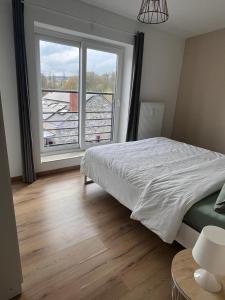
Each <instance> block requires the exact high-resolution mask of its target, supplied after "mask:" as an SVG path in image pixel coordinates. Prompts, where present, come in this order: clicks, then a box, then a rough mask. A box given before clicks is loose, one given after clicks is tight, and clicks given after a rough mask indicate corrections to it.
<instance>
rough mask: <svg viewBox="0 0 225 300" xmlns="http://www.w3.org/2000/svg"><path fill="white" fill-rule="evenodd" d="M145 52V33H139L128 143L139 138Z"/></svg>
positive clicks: (135, 56)
mask: <svg viewBox="0 0 225 300" xmlns="http://www.w3.org/2000/svg"><path fill="white" fill-rule="evenodd" d="M143 52H144V33H143V32H137V33H136V35H135V41H134V54H133V67H132V81H131V99H130V112H129V120H128V127H127V137H126V141H127V142H129V141H136V140H137V136H138V123H139V113H140V87H141V73H142V61H143Z"/></svg>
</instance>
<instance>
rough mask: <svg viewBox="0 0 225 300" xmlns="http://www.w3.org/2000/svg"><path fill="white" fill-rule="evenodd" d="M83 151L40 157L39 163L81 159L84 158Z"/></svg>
mask: <svg viewBox="0 0 225 300" xmlns="http://www.w3.org/2000/svg"><path fill="white" fill-rule="evenodd" d="M84 153H85V151H80V152H73V153H61V154H52V155H47V156H42V157H41V163H48V162H52V161H60V160H65V159H71V158H81V157H83V156H84Z"/></svg>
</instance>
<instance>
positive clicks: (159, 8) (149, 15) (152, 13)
mask: <svg viewBox="0 0 225 300" xmlns="http://www.w3.org/2000/svg"><path fill="white" fill-rule="evenodd" d="M137 19H138V21H140V22H142V23H145V24H160V23H164V22H166V21H167V20H168V19H169V13H168V7H167V3H166V0H142V4H141V9H140V11H139V14H138V17H137Z"/></svg>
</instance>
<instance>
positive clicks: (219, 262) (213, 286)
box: [192, 226, 225, 293]
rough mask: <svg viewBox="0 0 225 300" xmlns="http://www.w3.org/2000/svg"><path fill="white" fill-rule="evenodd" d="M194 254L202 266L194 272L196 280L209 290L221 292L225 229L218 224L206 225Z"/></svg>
mask: <svg viewBox="0 0 225 300" xmlns="http://www.w3.org/2000/svg"><path fill="white" fill-rule="evenodd" d="M192 255H193V258H194V260H195V261H196V262H197V264H198V265H199V266H200V267H201V268H202V269H198V270H196V271H195V273H194V278H195V280H196V282H197V283H198V284H199V285H200V286H201V287H202V288H203V289H205V290H207V291H208V292H212V293H216V292H220V291H221V289H222V283H221V277H223V276H225V230H224V229H222V228H220V227H216V226H206V227H204V228H203V229H202V232H201V234H200V235H199V238H198V240H197V242H196V244H195V246H194V248H193V250H192Z"/></svg>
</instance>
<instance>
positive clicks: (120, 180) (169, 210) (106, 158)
mask: <svg viewBox="0 0 225 300" xmlns="http://www.w3.org/2000/svg"><path fill="white" fill-rule="evenodd" d="M81 171H82V173H83V174H84V176H86V177H88V178H90V179H91V180H93V181H94V182H95V183H97V184H99V185H100V186H101V187H102V188H103V189H104V190H105V191H107V192H108V193H110V194H111V195H112V196H113V197H115V198H116V199H117V200H118V201H119V202H120V203H121V204H123V205H125V206H126V207H128V208H129V209H130V210H131V218H133V219H135V220H138V221H140V222H141V223H142V224H143V225H145V226H146V227H147V228H149V229H150V230H151V231H153V232H155V233H156V234H157V235H158V236H159V237H160V238H161V239H162V240H163V241H165V242H167V243H172V242H173V241H174V240H177V241H178V242H179V243H180V244H182V245H183V246H185V247H192V246H193V244H194V243H195V241H196V239H197V237H198V234H199V231H200V230H201V226H203V225H206V224H209V223H210V222H211V223H215V225H218V224H219V225H220V226H221V222H222V224H225V218H224V216H223V215H222V217H221V215H219V214H217V213H215V214H214V215H213V214H212V215H211V216H210V217H211V219H210V220H209V219H205V220H206V224H203V223H204V222H202V223H197V222H196V220H197V219H198V215H199V218H201V217H200V216H201V215H200V213H199V211H200V210H201V209H200V207H199V205H200V203H202V201H203V200H204V199H206V201H207V199H208V201H209V198H207V197H210V195H214V196H212V197H211V198H210V199H211V204H213V203H214V201H215V197H216V195H217V194H216V192H218V191H219V190H220V189H221V187H222V186H223V184H224V182H225V155H223V154H220V153H217V152H213V151H209V150H206V149H203V148H199V147H195V146H192V145H188V144H185V143H181V142H177V141H174V140H171V139H167V138H162V137H159V138H151V139H147V140H141V141H137V142H129V143H119V144H111V145H104V146H98V147H93V148H90V149H88V150H87V151H86V153H85V156H84V158H83V160H82V163H81ZM209 202H210V201H209ZM193 210H194V211H195V212H194V213H193ZM217 215H219V219H221V220H222V221H220V222H219V223H217V221H215V222H214V219H215V218H216V216H217ZM217 217H218V216H217ZM213 218H214V219H213ZM191 220H194V221H193V222H192V221H191ZM223 222H224V223H223ZM195 223H196V224H195Z"/></svg>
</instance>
